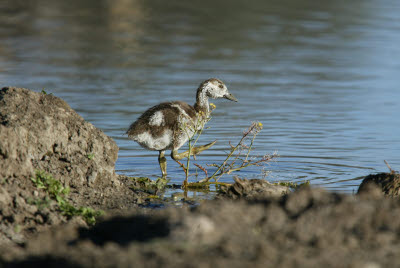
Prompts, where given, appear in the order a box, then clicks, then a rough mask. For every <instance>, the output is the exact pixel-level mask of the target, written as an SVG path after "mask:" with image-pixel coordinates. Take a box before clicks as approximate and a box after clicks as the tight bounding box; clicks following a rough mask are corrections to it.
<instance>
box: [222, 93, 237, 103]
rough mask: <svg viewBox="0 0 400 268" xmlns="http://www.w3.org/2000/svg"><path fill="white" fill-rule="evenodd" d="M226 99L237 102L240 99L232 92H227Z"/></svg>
mask: <svg viewBox="0 0 400 268" xmlns="http://www.w3.org/2000/svg"><path fill="white" fill-rule="evenodd" d="M224 98H225V99H228V100H231V101H235V102H237V101H238V100H237V99H236V98H235V96H233V95H232V94H231V93H227V94H225V95H224Z"/></svg>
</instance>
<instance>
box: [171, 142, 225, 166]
mask: <svg viewBox="0 0 400 268" xmlns="http://www.w3.org/2000/svg"><path fill="white" fill-rule="evenodd" d="M216 142H217V141H216V140H215V141H213V142H211V143H209V144H206V145H202V146H198V147H193V148H192V151H191V152H190V155H197V154H199V153H201V152H202V151H204V150H207V149H208V148H210V147H211V146H213V145H214V144H215V143H216ZM188 156H189V150H187V151H185V152H183V153H178V151H177V150H172V153H171V157H172V159H174V160H175V161H177V160H181V159H183V158H185V157H188Z"/></svg>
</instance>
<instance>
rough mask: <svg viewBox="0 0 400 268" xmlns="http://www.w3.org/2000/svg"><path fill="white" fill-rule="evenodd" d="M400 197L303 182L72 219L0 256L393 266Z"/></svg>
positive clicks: (79, 261) (154, 263)
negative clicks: (187, 204)
mask: <svg viewBox="0 0 400 268" xmlns="http://www.w3.org/2000/svg"><path fill="white" fill-rule="evenodd" d="M399 215H400V203H399V201H398V200H395V199H387V198H383V197H382V196H380V197H375V198H367V197H366V196H364V197H362V196H361V197H355V196H350V195H342V194H335V193H329V192H325V191H323V190H318V189H311V188H303V189H300V190H298V191H296V192H295V193H292V194H289V195H286V196H284V197H281V198H277V197H275V198H264V200H262V199H260V198H257V200H255V201H251V200H247V201H245V200H239V201H227V200H219V201H208V202H204V203H203V204H201V205H200V206H198V207H195V208H179V209H178V208H168V209H165V210H153V211H151V212H150V213H143V212H141V211H136V212H131V213H126V214H125V215H122V216H117V217H111V218H108V219H105V220H104V221H102V222H100V223H99V224H97V225H96V226H94V227H93V228H90V229H87V228H78V227H76V226H75V225H73V224H67V225H65V226H63V227H60V228H57V229H53V230H52V231H49V232H45V233H41V234H40V235H39V236H37V237H35V238H33V239H31V240H29V241H28V242H27V244H26V247H25V248H24V249H17V250H15V249H14V250H13V252H12V253H10V252H7V253H6V254H4V255H3V258H5V261H4V264H7V265H6V267H18V266H22V265H24V266H25V265H30V266H31V267H33V266H34V265H35V266H39V265H49V264H52V265H56V264H57V265H62V266H63V267H72V266H75V267H226V266H228V265H229V266H230V267H253V266H255V267H265V266H269V267H321V266H327V267H394V266H397V265H400V251H399V250H398V248H399V244H400V237H399V232H398V230H399V229H400V216H399Z"/></svg>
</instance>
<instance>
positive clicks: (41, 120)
mask: <svg viewBox="0 0 400 268" xmlns="http://www.w3.org/2000/svg"><path fill="white" fill-rule="evenodd" d="M117 154H118V147H117V145H116V143H115V142H114V141H113V140H112V139H111V138H110V137H108V136H106V135H105V134H104V133H103V132H102V131H101V130H99V129H97V128H95V127H94V126H93V125H92V124H91V123H88V122H86V121H85V120H84V119H83V118H82V117H81V116H80V115H78V114H77V113H76V112H75V111H74V110H72V109H71V108H70V107H69V105H68V104H67V103H66V102H64V101H63V100H61V99H60V98H58V97H55V96H53V95H51V94H50V95H48V94H42V93H37V92H33V91H31V90H28V89H23V88H14V87H5V88H3V89H1V91H0V178H4V179H8V178H16V177H24V178H30V177H32V176H33V175H34V170H35V169H40V170H45V171H47V172H48V173H51V174H52V175H53V176H54V177H55V178H57V179H59V180H60V181H61V182H63V183H66V184H69V185H70V186H72V187H79V186H82V185H84V184H90V185H91V186H96V187H103V186H108V185H119V181H118V179H117V176H116V174H115V170H114V166H115V162H116V160H117Z"/></svg>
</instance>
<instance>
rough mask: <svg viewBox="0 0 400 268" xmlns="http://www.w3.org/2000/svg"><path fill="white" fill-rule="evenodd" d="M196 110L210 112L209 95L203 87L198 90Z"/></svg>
mask: <svg viewBox="0 0 400 268" xmlns="http://www.w3.org/2000/svg"><path fill="white" fill-rule="evenodd" d="M194 109H195V110H196V112H200V111H201V112H203V113H204V114H208V113H209V104H208V96H207V93H206V91H205V90H204V89H203V88H199V89H198V90H197V95H196V103H195V104H194Z"/></svg>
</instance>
